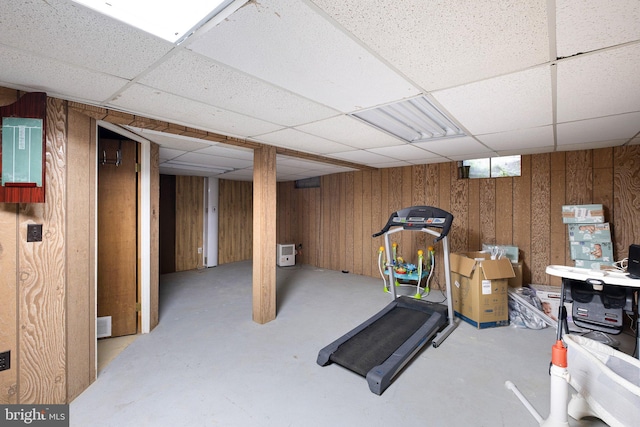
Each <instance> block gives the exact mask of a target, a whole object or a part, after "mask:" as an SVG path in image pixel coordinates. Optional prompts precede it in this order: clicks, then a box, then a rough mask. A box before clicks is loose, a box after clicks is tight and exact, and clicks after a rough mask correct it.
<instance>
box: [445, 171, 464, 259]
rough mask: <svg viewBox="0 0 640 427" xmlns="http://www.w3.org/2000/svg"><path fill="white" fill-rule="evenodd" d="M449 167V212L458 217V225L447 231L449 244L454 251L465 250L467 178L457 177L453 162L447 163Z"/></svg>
mask: <svg viewBox="0 0 640 427" xmlns="http://www.w3.org/2000/svg"><path fill="white" fill-rule="evenodd" d="M447 164H448V165H449V166H450V167H449V182H450V183H451V190H450V192H451V207H450V212H451V213H452V214H453V216H454V218H458V226H457V227H452V228H451V231H450V232H449V236H450V241H451V246H452V247H453V248H456V251H465V250H467V248H468V247H469V241H468V239H467V236H468V230H469V217H468V211H469V180H468V179H457V176H458V168H457V167H453V165H455V163H447Z"/></svg>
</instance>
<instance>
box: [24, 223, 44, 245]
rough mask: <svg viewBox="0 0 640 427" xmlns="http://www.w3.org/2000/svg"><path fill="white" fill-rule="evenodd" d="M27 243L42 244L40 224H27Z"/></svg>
mask: <svg viewBox="0 0 640 427" xmlns="http://www.w3.org/2000/svg"><path fill="white" fill-rule="evenodd" d="M27 242H42V224H27Z"/></svg>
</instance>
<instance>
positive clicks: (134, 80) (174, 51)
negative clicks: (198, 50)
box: [103, 46, 184, 105]
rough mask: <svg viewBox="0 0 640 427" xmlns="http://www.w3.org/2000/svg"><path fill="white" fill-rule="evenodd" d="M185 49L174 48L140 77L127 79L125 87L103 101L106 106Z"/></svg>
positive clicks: (142, 72)
mask: <svg viewBox="0 0 640 427" xmlns="http://www.w3.org/2000/svg"><path fill="white" fill-rule="evenodd" d="M183 49H184V48H183V47H181V46H173V47H172V48H171V49H170V50H169V51H168V52H167V53H165V54H164V55H162V56H161V57H160V58H158V59H157V60H155V61H154V62H153V63H152V64H151V65H149V66H148V67H147V68H145V69H144V70H143V71H141V72H140V73H138V75H136V76H135V77H133V78H132V79H126V80H128V81H127V83H126V84H125V85H124V86H122V87H121V88H120V89H119V90H117V91H115V92H114V93H113V94H111V96H109V97H108V98H106V99H105V100H103V102H104V104H105V105H109V103H110V102H112V101H115V100H116V99H118V97H119V96H120V95H122V93H123V92H124V91H125V90H127V89H129V88H130V87H132V86H133V85H135V84H139V83H138V82H139V81H140V79H141V78H143V77H144V76H146V75H147V74H149V73H150V72H152V71H153V70H155V69H156V68H158V67H159V66H160V65H162V64H164V63H165V62H166V61H167V60H169V59H170V58H171V57H173V56H174V55H176V54H177V53H178V52H180V51H181V50H183Z"/></svg>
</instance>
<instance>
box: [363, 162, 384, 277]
mask: <svg viewBox="0 0 640 427" xmlns="http://www.w3.org/2000/svg"><path fill="white" fill-rule="evenodd" d="M381 186H382V173H381V171H380V170H374V171H371V225H370V226H369V230H368V231H367V230H365V232H364V238H365V239H367V241H368V242H367V243H368V244H369V245H368V248H369V251H368V255H369V258H368V264H369V268H370V275H371V276H373V277H376V276H377V275H378V274H379V272H378V249H379V245H378V241H377V239H374V238H373V233H377V232H378V231H380V229H381V228H382V227H383V226H384V224H386V223H387V219H388V218H389V217H388V213H387V212H383V210H382V205H381V203H382V193H381V192H380V187H381Z"/></svg>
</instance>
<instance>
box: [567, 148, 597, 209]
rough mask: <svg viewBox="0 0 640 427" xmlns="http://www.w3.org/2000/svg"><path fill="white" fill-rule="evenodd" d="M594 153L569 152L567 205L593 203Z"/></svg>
mask: <svg viewBox="0 0 640 427" xmlns="http://www.w3.org/2000/svg"><path fill="white" fill-rule="evenodd" d="M592 153H593V152H592V151H591V150H581V151H567V153H566V162H567V175H566V178H565V179H566V183H567V184H566V185H567V188H566V201H565V204H566V205H577V204H588V203H593V169H592V165H593V163H592Z"/></svg>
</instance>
